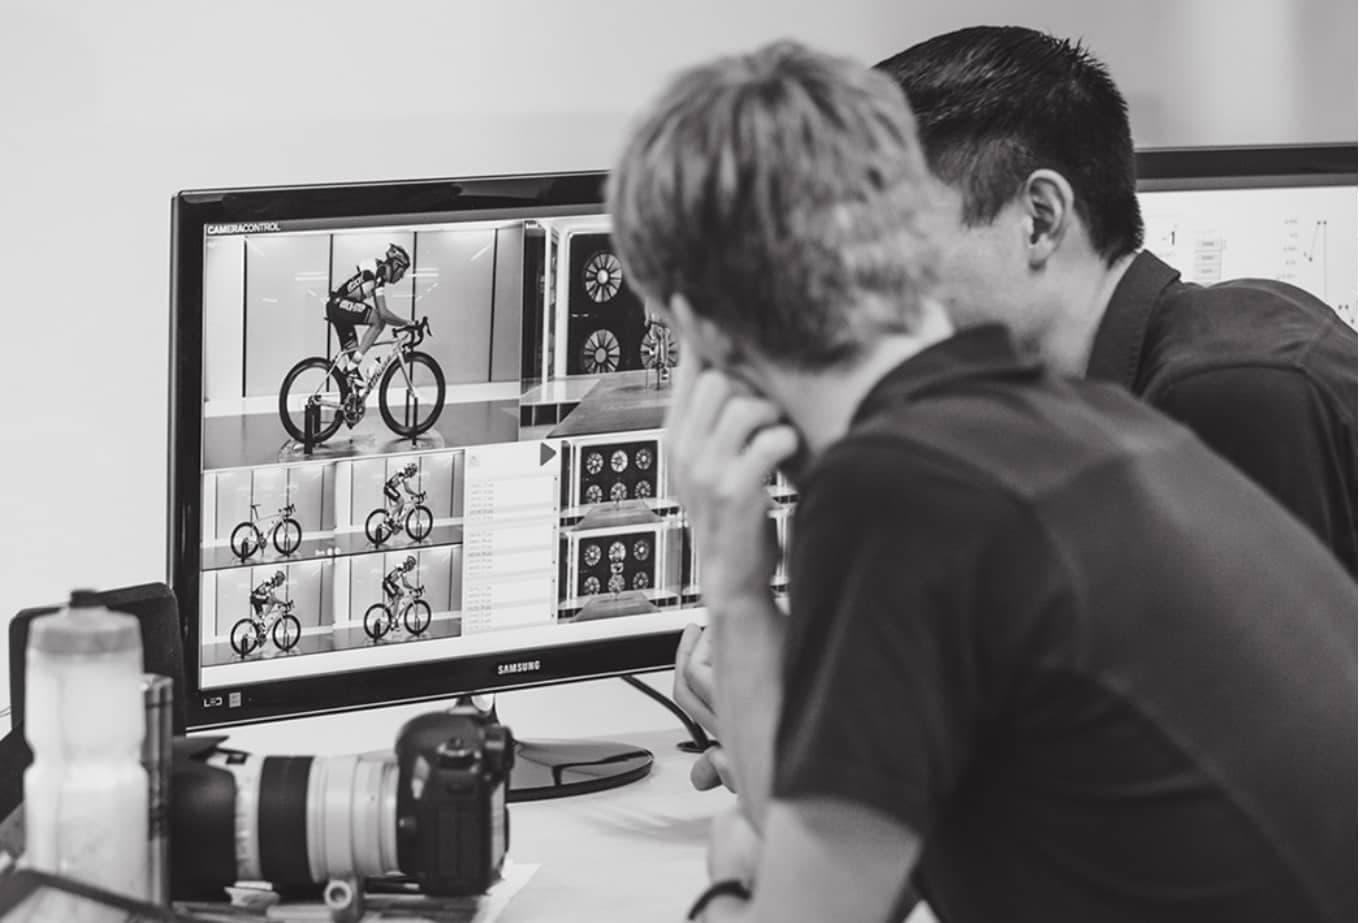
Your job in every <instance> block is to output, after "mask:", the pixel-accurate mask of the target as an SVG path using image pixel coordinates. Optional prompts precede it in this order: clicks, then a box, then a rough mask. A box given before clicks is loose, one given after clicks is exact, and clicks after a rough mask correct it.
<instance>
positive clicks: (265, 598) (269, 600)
mask: <svg viewBox="0 0 1361 923" xmlns="http://www.w3.org/2000/svg"><path fill="white" fill-rule="evenodd" d="M283 585H284V572H283V571H281V570H278V571H275V572H274V576H273V577H270V578H269V579H268V580H266V581H265V582H264V583H261V584H260V585H259V586H257V587H256V588H255V589H253V590H251V591H250V606H251V608H252V609H253V610H255V618H256V619H261V618H264V615H265V613H266V612H268V611H269V610H271V609H273V608H274V607H275V606H282V605H283V604H284V601H283V600H282V599H280V598H279V596H278V594H276V593H275V592H274V591H275V590H277V589H278V588H279V587H281V586H283Z"/></svg>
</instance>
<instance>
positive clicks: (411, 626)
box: [402, 599, 430, 635]
mask: <svg viewBox="0 0 1361 923" xmlns="http://www.w3.org/2000/svg"><path fill="white" fill-rule="evenodd" d="M402 623H403V624H404V625H406V630H407V631H409V632H411V633H412V634H413V635H418V634H420V633H421V632H423V631H425V630H426V629H427V628H429V627H430V604H429V603H428V602H426V601H425V600H423V599H418V600H416V601H415V602H413V603H411V605H409V606H407V607H406V611H405V612H403V613H402Z"/></svg>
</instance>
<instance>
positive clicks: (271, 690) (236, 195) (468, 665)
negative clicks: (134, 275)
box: [167, 171, 680, 730]
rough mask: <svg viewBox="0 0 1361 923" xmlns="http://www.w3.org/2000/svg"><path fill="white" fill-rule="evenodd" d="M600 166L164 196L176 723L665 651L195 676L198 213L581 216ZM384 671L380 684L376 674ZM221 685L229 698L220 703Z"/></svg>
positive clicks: (554, 649)
mask: <svg viewBox="0 0 1361 923" xmlns="http://www.w3.org/2000/svg"><path fill="white" fill-rule="evenodd" d="M604 180H605V174H604V173H601V172H598V171H581V172H573V173H541V174H528V175H515V176H486V177H474V178H458V179H445V180H414V181H399V182H373V183H352V184H317V185H308V186H275V187H257V188H224V189H203V190H186V191H183V192H180V193H177V194H176V195H175V196H174V197H173V198H172V202H171V278H170V291H171V299H170V368H171V374H170V381H169V384H170V393H169V434H168V435H169V447H170V453H169V454H170V464H169V477H168V514H169V515H168V523H167V530H168V532H167V546H168V558H169V560H168V565H167V567H168V576H169V583H170V587H171V589H172V590H173V592H174V594H175V598H176V601H177V604H178V608H179V612H180V628H181V634H182V637H183V641H184V666H185V689H186V694H187V696H188V698H189V701H188V702H187V706H188V707H187V709H186V713H187V726H188V728H189V730H203V729H208V728H215V727H227V726H231V725H238V724H248V723H255V722H259V721H265V720H275V719H284V718H297V717H303V716H305V715H312V714H326V713H333V712H341V711H352V710H360V709H364V708H375V707H382V706H387V705H395V704H402V703H409V702H419V701H423V700H436V699H449V698H451V697H454V696H457V695H460V694H465V693H470V692H499V691H503V690H507V689H516V688H525V687H531V686H542V685H548V684H554V683H562V682H569V681H579V680H587V679H595V678H600V677H608V676H618V675H622V674H630V673H644V672H649V671H655V670H660V669H665V668H667V667H670V666H671V665H672V664H673V663H674V659H675V651H676V644H677V641H678V639H679V637H680V632H679V631H678V630H664V631H658V632H648V633H645V634H641V635H629V636H626V637H620V638H608V639H602V640H590V641H581V642H573V643H567V644H561V645H554V646H546V647H533V648H522V649H517V650H514V651H511V652H506V653H502V654H477V655H471V656H468V657H461V658H455V659H449V660H434V661H430V662H425V663H420V662H418V663H410V664H403V665H401V666H396V667H377V668H372V669H367V670H355V671H346V672H343V673H336V674H327V675H319V676H305V677H298V678H294V679H284V680H270V681H266V682H262V683H252V684H248V685H243V686H240V687H230V688H217V687H214V688H213V689H211V690H207V691H205V690H203V689H202V688H201V687H200V681H201V676H200V663H199V661H200V650H199V632H200V626H199V619H198V612H199V587H200V573H201V554H202V549H201V527H202V520H201V515H202V510H201V493H202V477H203V470H202V448H203V446H202V432H203V430H202V422H203V421H202V401H203V364H204V359H205V357H204V354H203V340H202V336H203V291H202V280H203V240H204V231H205V228H206V227H207V226H208V225H213V224H231V223H244V222H262V221H281V220H290V219H300V218H305V219H319V220H325V219H332V218H335V219H343V218H355V219H390V218H392V217H393V216H402V217H412V216H422V215H432V214H437V213H438V214H449V213H452V214H455V215H462V216H465V217H467V218H468V220H473V217H474V216H482V215H484V214H487V213H495V214H498V215H507V216H510V215H515V214H521V215H528V214H534V213H539V214H552V215H561V214H572V213H577V212H579V213H582V214H589V213H592V212H594V211H597V210H599V209H602V208H603V205H604V196H603V184H604ZM377 683H381V686H382V692H381V694H375V691H374V688H375V684H377ZM232 692H239V693H240V694H241V697H240V703H239V704H238V705H236V706H235V707H228V700H229V698H230V694H231V693H232Z"/></svg>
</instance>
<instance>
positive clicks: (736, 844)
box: [609, 43, 1357, 923]
mask: <svg viewBox="0 0 1361 923" xmlns="http://www.w3.org/2000/svg"><path fill="white" fill-rule="evenodd" d="M926 177H927V172H926V166H925V164H924V162H923V158H922V154H921V151H920V149H919V147H918V144H917V140H916V136H915V128H914V123H913V118H912V114H911V112H910V110H909V109H908V106H907V103H906V101H905V99H904V98H903V95H902V93H901V92H900V90H899V89H898V88H897V86H896V85H895V84H894V83H893V82H892V81H891V80H890V79H889V78H887V77H885V76H884V75H882V74H879V73H875V72H872V71H869V70H867V69H865V68H864V67H862V66H861V65H859V64H857V63H855V62H852V61H847V60H842V59H839V58H835V57H829V56H826V55H823V54H819V53H816V52H813V51H810V50H808V49H806V48H803V47H802V46H799V45H796V44H791V43H778V44H775V45H772V46H769V47H766V48H763V49H761V50H759V51H756V52H754V53H751V54H747V55H741V56H735V57H727V58H722V59H719V60H717V61H714V62H712V63H709V64H706V65H704V66H700V67H697V68H694V69H691V70H689V71H686V72H685V73H683V74H681V75H680V76H678V77H677V78H676V79H675V80H674V81H672V82H671V83H670V85H669V86H668V87H667V88H666V89H665V91H664V92H663V93H662V94H661V96H660V98H659V99H658V100H657V101H656V102H655V103H654V104H653V105H652V106H651V107H650V108H649V109H648V111H647V112H646V114H645V115H644V117H643V118H642V119H641V121H640V122H639V123H638V125H637V126H636V128H635V129H634V130H633V132H632V133H631V135H630V137H629V139H628V141H627V143H626V145H625V148H624V151H623V153H622V155H621V158H620V161H619V164H618V166H617V168H616V169H615V170H614V172H613V174H612V177H611V181H610V188H609V207H610V212H611V214H612V216H613V219H614V237H615V240H616V243H617V246H618V248H619V253H620V256H621V258H622V259H623V261H624V265H625V268H626V271H627V272H628V274H629V276H630V279H631V282H632V284H633V285H634V286H635V287H636V288H637V289H638V290H639V291H640V292H641V293H642V294H643V295H644V296H645V297H646V299H647V301H648V303H649V308H650V309H651V310H652V311H654V312H657V313H659V314H661V315H662V316H664V317H665V319H666V320H667V321H668V322H669V323H670V324H671V326H672V327H673V329H675V330H676V332H677V334H678V335H679V336H680V338H681V340H682V350H683V355H684V359H683V362H682V367H681V368H680V369H678V370H677V376H676V380H675V384H674V394H673V398H672V406H671V408H670V411H669V415H668V420H667V431H668V432H667V448H668V452H669V454H670V462H671V465H672V468H671V470H672V473H673V476H674V478H675V483H676V486H677V492H678V495H679V498H680V500H681V501H682V503H683V504H684V506H685V508H686V511H687V515H688V516H689V519H690V522H691V525H692V528H693V529H694V533H695V538H696V542H697V547H698V550H699V554H700V557H701V562H702V570H703V574H704V585H703V591H704V598H705V603H706V606H707V609H708V614H709V624H710V632H711V634H712V636H713V647H714V660H715V675H716V682H717V695H716V700H717V726H718V729H719V731H720V733H721V737H722V739H723V741H724V744H725V746H726V748H727V750H728V751H729V752H730V754H731V759H732V764H733V772H734V775H735V778H736V782H737V784H736V788H737V789H738V791H739V792H740V793H741V798H740V804H741V808H742V810H741V812H732V813H729V814H727V815H725V816H724V817H723V818H721V820H720V822H719V823H718V824H716V826H715V833H714V838H713V841H712V843H711V848H710V857H709V869H710V875H711V877H712V878H713V879H714V882H713V885H712V886H711V887H710V888H709V889H708V890H706V892H705V893H704V894H703V895H701V897H700V899H699V900H697V901H696V906H695V907H694V909H693V910H692V913H691V917H692V918H695V919H698V918H703V919H705V920H708V921H721V920H753V921H780V923H788V921H801V920H807V921H817V923H827V921H833V920H835V921H845V923H855V921H861V920H864V921H882V920H886V919H890V918H891V917H892V916H893V914H894V911H895V910H898V911H901V910H902V909H903V906H904V897H905V895H907V894H909V893H910V892H911V887H910V886H911V885H914V884H915V886H916V888H917V889H918V890H919V891H920V892H921V893H922V894H923V895H924V896H925V897H926V898H927V899H928V900H929V902H930V903H931V905H932V907H933V909H934V910H935V912H936V914H937V915H938V916H939V917H940V919H942V920H943V921H946V923H950V921H973V920H1000V919H1006V920H1009V921H1026V920H1046V921H1049V920H1056V919H1059V920H1103V921H1126V920H1129V921H1135V920H1138V921H1145V920H1152V919H1157V920H1183V919H1184V920H1197V921H1200V920H1206V919H1232V920H1235V921H1238V923H1256V921H1268V920H1271V921H1277V920H1282V919H1291V920H1306V919H1307V920H1342V919H1346V917H1347V913H1348V912H1349V911H1351V910H1354V908H1355V904H1356V876H1355V867H1356V863H1355V859H1356V836H1355V821H1354V818H1355V815H1356V804H1357V802H1356V786H1355V778H1356V773H1357V763H1356V743H1357V738H1356V726H1355V714H1354V711H1352V710H1351V709H1350V708H1347V707H1342V706H1340V705H1339V703H1353V702H1355V700H1356V695H1357V686H1356V651H1357V646H1356V617H1355V611H1356V585H1355V584H1354V583H1353V582H1352V581H1351V579H1350V578H1349V577H1348V575H1347V573H1346V571H1345V570H1343V569H1342V568H1341V566H1340V565H1338V563H1337V562H1336V561H1335V560H1334V559H1333V558H1332V557H1331V555H1330V554H1329V553H1328V551H1327V550H1326V549H1325V548H1324V547H1323V546H1322V545H1321V544H1320V543H1318V542H1317V541H1313V540H1310V539H1309V538H1308V533H1307V532H1306V530H1305V528H1304V527H1303V526H1302V525H1301V524H1300V523H1299V522H1298V521H1297V520H1296V519H1295V518H1294V517H1292V516H1290V515H1289V514H1288V513H1286V512H1284V511H1283V510H1282V509H1281V508H1280V507H1279V506H1277V505H1276V504H1275V503H1274V502H1273V501H1271V500H1270V499H1269V498H1268V497H1267V496H1266V495H1265V494H1264V493H1262V491H1261V490H1260V489H1258V488H1257V487H1255V486H1254V485H1253V484H1251V483H1250V482H1249V481H1248V480H1247V479H1245V478H1244V477H1242V476H1240V475H1238V474H1237V473H1236V472H1235V471H1234V470H1233V469H1232V468H1231V467H1229V466H1228V465H1227V464H1226V463H1225V462H1223V461H1222V460H1220V459H1219V458H1218V457H1217V456H1215V455H1214V454H1212V453H1211V452H1210V451H1208V450H1207V449H1206V448H1205V447H1204V446H1203V445H1202V444H1201V443H1200V442H1199V441H1197V440H1196V439H1195V437H1194V436H1193V435H1192V434H1191V433H1190V432H1189V431H1187V430H1186V429H1184V428H1182V427H1181V426H1179V425H1177V424H1175V423H1173V422H1171V421H1169V420H1168V419H1166V418H1165V417H1163V416H1161V415H1159V414H1157V413H1156V412H1154V411H1152V410H1151V409H1149V408H1147V407H1146V406H1144V405H1142V404H1140V403H1139V402H1138V401H1136V400H1135V399H1134V398H1132V397H1131V396H1129V395H1128V394H1127V393H1126V392H1124V391H1122V390H1120V389H1118V388H1115V387H1112V386H1108V385H1100V384H1094V383H1082V382H1069V381H1066V380H1064V379H1062V378H1060V377H1057V376H1055V375H1054V374H1052V373H1050V372H1048V371H1047V370H1046V369H1045V368H1044V367H1043V366H1042V365H1041V364H1039V363H1038V362H1036V361H1033V360H1032V359H1029V358H1027V357H1026V356H1025V355H1023V354H1022V353H1021V351H1020V350H1019V349H1018V348H1017V346H1016V345H1015V344H1014V343H1013V341H1012V339H1011V336H1010V334H1009V333H1008V331H1007V330H1006V329H1005V328H1004V327H1002V326H998V325H987V324H985V325H980V326H977V327H974V328H971V329H969V330H966V331H962V332H956V331H955V330H954V329H953V328H952V326H951V323H950V320H949V318H948V316H947V313H946V311H945V309H944V308H943V307H942V306H941V304H940V303H939V300H938V299H937V297H936V295H935V291H936V288H935V278H934V276H935V272H936V252H935V247H934V245H933V240H934V236H933V234H934V232H933V230H932V227H933V222H934V221H935V220H936V216H937V215H938V214H939V211H938V208H937V205H936V203H935V202H933V201H932V199H931V197H930V193H929V192H928V190H930V189H931V188H932V187H931V185H930V184H929V183H927V182H926V181H925V180H926ZM776 467H784V468H785V470H786V471H787V473H788V474H790V475H791V477H792V479H793V480H794V481H795V483H796V486H797V487H798V488H799V491H800V504H799V507H798V510H797V513H796V516H797V521H796V524H795V529H794V533H793V534H794V541H793V547H792V549H791V552H790V554H791V558H790V568H789V570H790V579H791V583H790V591H789V599H790V610H789V614H788V616H785V615H783V614H782V613H781V612H780V611H779V610H778V609H777V608H776V606H775V604H774V602H773V600H772V597H771V593H770V580H771V577H772V575H773V572H774V568H775V565H776V560H777V556H778V549H777V544H776V539H775V536H774V534H773V531H772V529H771V524H770V520H769V517H768V516H767V512H768V503H769V499H768V494H767V493H766V489H765V486H764V485H765V482H766V479H767V477H768V475H769V474H770V472H771V471H772V470H773V469H775V468H776ZM1267 563H1269V565H1270V566H1264V565H1265V564H1267ZM1306 677H1307V681H1306ZM1286 754H1301V755H1302V754H1307V755H1308V758H1292V757H1288V756H1284V755H1286Z"/></svg>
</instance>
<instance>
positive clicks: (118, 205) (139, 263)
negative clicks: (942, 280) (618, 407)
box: [0, 0, 1357, 708]
mask: <svg viewBox="0 0 1361 923" xmlns="http://www.w3.org/2000/svg"><path fill="white" fill-rule="evenodd" d="M0 10H2V12H3V16H2V17H0V35H3V38H4V45H5V48H4V53H3V54H0V266H2V267H3V271H4V276H5V282H4V292H3V295H0V300H3V303H4V304H3V311H4V313H5V315H6V317H5V321H4V329H5V336H4V337H3V341H2V342H0V383H3V387H4V389H5V394H6V397H7V399H8V400H7V402H6V404H5V410H4V411H3V416H0V524H2V525H0V613H12V612H14V611H16V610H17V609H19V608H21V607H23V606H26V605H33V604H38V603H44V602H48V601H52V600H57V599H60V598H61V597H62V596H63V594H64V593H65V591H66V590H67V589H68V588H69V587H71V586H73V585H77V584H91V585H95V586H100V587H110V586H115V585H120V584H127V583H133V582H140V581H144V580H154V579H161V578H163V569H164V558H165V553H164V544H165V534H164V526H163V522H164V502H165V498H164V494H165V487H164V484H165V454H166V441H165V414H166V395H165V391H166V376H167V372H166V339H167V298H168V294H167V288H168V286H167V265H168V253H169V243H168V224H169V210H168V204H169V200H170V197H171V195H172V194H173V193H174V192H175V191H176V190H179V189H183V188H192V187H201V186H226V185H248V184H266V183H269V184H273V183H300V182H324V181H339V180H356V179H384V178H406V177H426V176H438V175H450V174H475V173H485V172H514V171H527V170H562V169H590V168H599V167H604V166H607V165H608V163H609V160H610V156H611V153H612V151H613V149H614V146H615V144H616V143H617V141H618V139H619V137H620V133H621V131H622V129H623V127H624V126H625V124H626V120H627V116H628V114H629V113H630V112H632V111H633V110H634V109H635V108H636V107H637V106H638V105H639V104H640V103H642V102H643V101H644V99H645V98H646V97H647V96H648V95H649V94H650V93H651V92H652V91H653V90H655V88H656V87H657V86H658V84H659V81H660V80H661V79H662V78H663V76H664V75H665V74H667V73H668V72H670V71H671V70H672V69H674V68H675V67H677V66H679V65H682V64H686V63H689V62H692V61H695V60H696V59H698V58H700V57H703V56H706V55H710V54H713V53H716V52H719V51H722V50H736V49H743V48H747V47H749V46H752V45H754V44H755V43H758V42H763V41H765V40H768V39H771V38H774V37H777V36H780V35H790V36H794V37H798V38H802V39H804V40H807V41H810V42H814V43H816V44H818V45H821V46H822V47H825V48H828V49H830V50H835V51H840V52H844V53H848V54H851V55H854V56H856V57H859V58H861V59H863V60H865V61H866V62H867V63H868V62H871V61H874V60H877V59H878V58H880V57H883V56H886V55H887V54H889V53H892V52H894V51H897V50H899V49H900V48H902V47H905V46H906V45H908V44H910V43H912V42H914V41H916V40H919V39H921V38H925V37H927V36H928V35H931V34H934V33H936V32H939V31H942V30H945V29H949V28H954V27H958V26H962V25H967V24H976V23H982V22H992V23H999V22H1020V23H1022V24H1025V25H1034V26H1038V27H1042V28H1048V29H1051V30H1054V31H1058V32H1062V33H1065V34H1070V35H1082V36H1085V37H1086V39H1087V41H1088V43H1089V45H1090V46H1091V48H1092V49H1093V50H1094V51H1095V52H1096V53H1097V54H1098V55H1099V56H1101V57H1103V58H1104V59H1106V60H1107V61H1108V62H1109V63H1110V64H1111V66H1112V68H1113V70H1114V72H1115V75H1116V78H1117V80H1118V81H1119V82H1120V83H1121V85H1122V86H1123V88H1124V89H1125V91H1126V93H1127V95H1128V96H1129V98H1130V100H1131V103H1132V106H1133V117H1134V124H1135V134H1136V138H1137V140H1138V142H1139V143H1140V144H1144V145H1168V144H1211V143H1214V144H1231V143H1264V142H1290V141H1332V140H1354V139H1355V138H1356V102H1357V96H1356V89H1357V85H1356V34H1357V30H1356V20H1357V9H1356V4H1355V2H1354V0H1251V2H1249V3H1245V2H1242V0H1141V2H1138V3H1135V2H1128V3H1120V4H1117V3H1111V2H1093V0H1032V2H1029V3H1026V4H1016V3H1013V2H1007V0H961V2H955V3H935V2H931V3H927V2H917V3H908V2H904V0H834V2H825V0H824V2H813V0H790V2H784V3H776V2H756V0H736V2H734V0H687V2H685V3H667V4H662V3H656V2H646V0H573V2H570V3H551V2H526V0H477V2H471V0H383V2H376V0H367V2H354V0H218V2H215V3H208V2H201V0H136V2H125V3H115V2H107V0H5V2H4V3H3V5H2V6H0ZM3 662H5V661H4V659H3V658H0V663H3ZM6 682H7V681H6ZM610 688H611V690H612V689H613V688H614V687H613V686H611V687H610ZM0 689H3V690H4V691H3V692H0V696H2V697H3V699H4V700H5V701H7V700H8V690H7V686H5V685H4V683H0ZM581 694H582V695H586V694H587V693H586V692H585V691H583V692H582V693H581ZM620 695H625V696H631V695H633V694H632V693H620ZM629 702H630V703H632V699H629ZM625 707H633V706H632V704H629V705H628V706H625ZM638 707H639V708H645V707H651V706H647V705H646V703H643V704H641V705H639V706H638Z"/></svg>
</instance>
